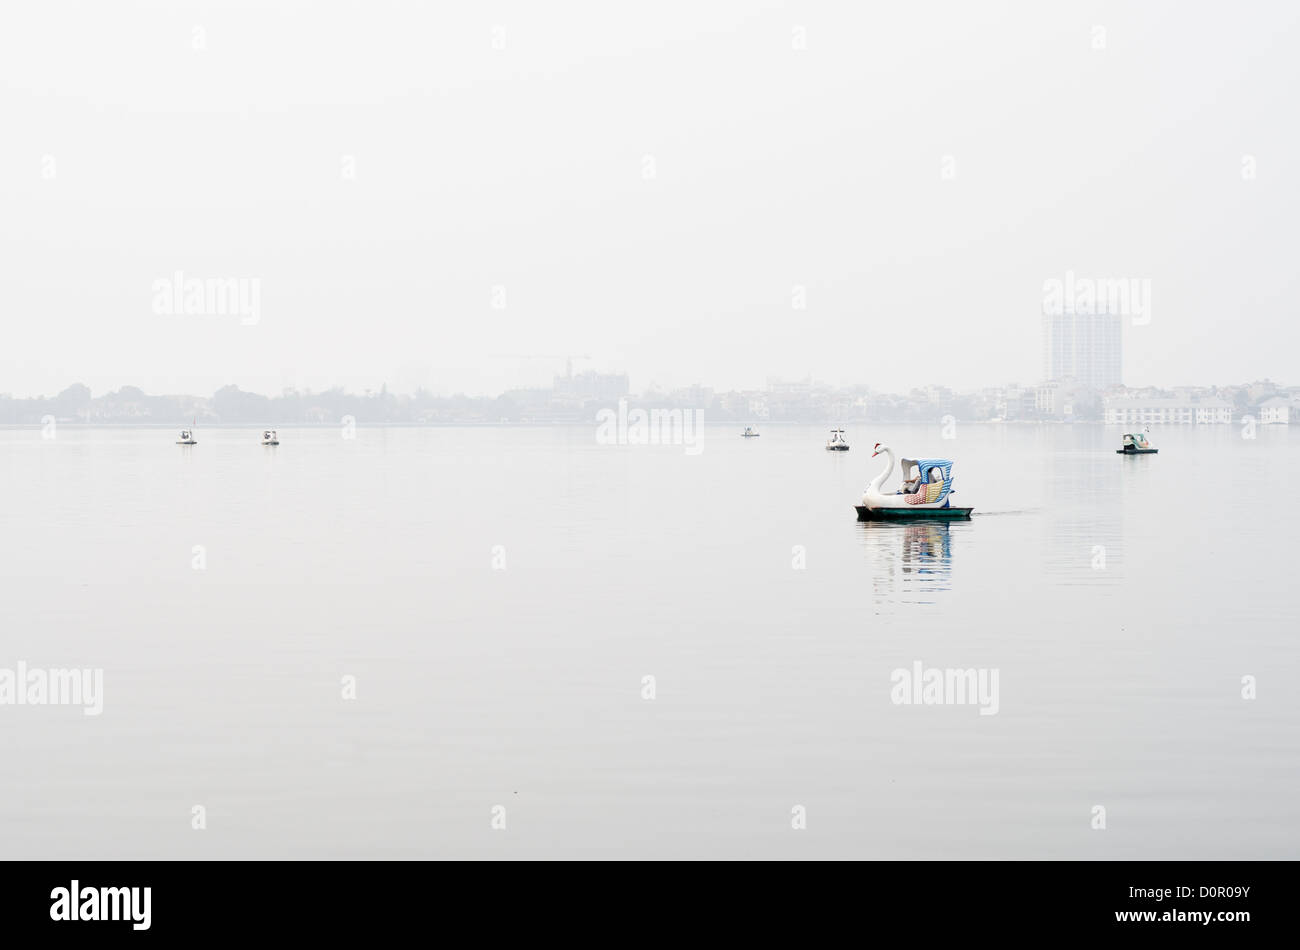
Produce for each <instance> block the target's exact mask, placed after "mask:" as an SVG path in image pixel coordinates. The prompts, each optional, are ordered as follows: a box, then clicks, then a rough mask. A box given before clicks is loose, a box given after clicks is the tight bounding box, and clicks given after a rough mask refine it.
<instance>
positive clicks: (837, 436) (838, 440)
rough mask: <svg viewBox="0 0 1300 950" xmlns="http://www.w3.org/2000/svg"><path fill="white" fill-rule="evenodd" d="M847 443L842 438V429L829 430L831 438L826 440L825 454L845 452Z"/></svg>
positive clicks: (847, 447) (847, 448)
mask: <svg viewBox="0 0 1300 950" xmlns="http://www.w3.org/2000/svg"><path fill="white" fill-rule="evenodd" d="M848 450H849V443H848V442H847V441H846V440H845V438H844V430H843V429H831V437H830V438H829V439H827V440H826V451H827V452H847V451H848Z"/></svg>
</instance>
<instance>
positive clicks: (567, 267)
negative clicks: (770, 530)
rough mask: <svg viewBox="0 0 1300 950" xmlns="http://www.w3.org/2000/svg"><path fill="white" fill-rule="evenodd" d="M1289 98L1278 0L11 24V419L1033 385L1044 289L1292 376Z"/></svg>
mask: <svg viewBox="0 0 1300 950" xmlns="http://www.w3.org/2000/svg"><path fill="white" fill-rule="evenodd" d="M1097 28H1101V29H1102V30H1104V33H1099V32H1098V29H1097ZM1099 42H1100V45H1101V46H1102V48H1096V47H1097V46H1098V45H1099ZM196 47H200V48H196ZM501 47H504V48H501ZM1298 89H1300V6H1297V5H1296V4H1293V3H1281V2H1279V3H1234V4H1228V3H1222V4H1208V3H1200V4H1194V3H1174V2H1168V3H1156V2H1146V3H1141V4H1133V3H1104V2H1088V3H1080V2H1073V3H1068V2H1067V3H1050V4H1049V3H1041V2H1024V3H970V2H951V3H924V4H920V3H915V4H898V3H865V2H850V0H840V2H800V3H761V2H748V3H740V2H700V0H695V2H667V0H658V2H654V3H644V4H639V5H637V6H636V7H632V6H631V5H629V4H613V3H600V2H594V0H593V2H554V3H537V2H531V3H529V2H519V3H503V2H484V3H472V4H468V3H467V4H454V5H453V4H451V3H427V4H420V3H415V2H376V0H364V2H350V3H307V2H284V0H281V2H272V0H258V2H222V3H216V2H188V3H187V2H175V0H167V2H163V0H158V2H136V3H126V2H118V3H112V4H107V3H103V2H89V0H87V2H81V3H66V2H57V0H55V2H41V3H23V4H19V3H9V4H5V5H4V6H3V12H0V128H2V129H3V132H2V133H0V308H2V310H0V319H2V320H3V336H2V337H0V339H2V340H3V344H2V345H0V392H11V393H14V394H16V395H31V394H38V393H45V394H52V393H53V392H55V391H57V390H59V389H62V388H63V387H65V386H67V385H68V384H69V383H71V382H75V381H82V382H85V383H87V384H88V385H90V386H91V388H92V389H93V390H94V391H95V392H96V393H97V394H98V393H100V392H103V391H104V390H106V389H109V388H116V387H118V386H120V385H123V384H134V385H139V386H141V387H143V388H145V389H146V390H149V391H152V392H194V393H200V394H207V393H210V392H211V391H213V390H214V389H215V388H217V387H218V386H220V385H222V384H225V383H229V382H234V383H237V384H239V385H241V386H243V387H245V388H249V389H256V390H259V391H263V392H278V391H279V390H280V389H281V388H283V387H285V386H289V385H298V386H310V387H312V388H320V387H325V386H329V385H334V384H342V385H346V386H348V387H349V388H354V389H362V388H366V387H377V386H378V385H379V384H381V383H383V382H385V381H386V382H387V383H388V384H389V386H390V388H394V389H398V390H408V389H411V388H413V387H414V386H416V385H419V384H424V385H426V386H429V387H430V388H432V389H434V390H436V391H441V392H450V391H467V392H471V393H495V392H498V391H500V390H501V389H503V388H507V387H510V386H515V385H521V384H529V383H534V384H535V383H539V382H543V381H546V380H548V379H549V377H550V375H551V374H552V373H554V372H557V371H559V370H560V369H561V368H562V365H563V363H562V360H560V359H555V358H550V357H552V356H553V355H560V354H566V353H574V354H586V355H589V356H590V357H591V358H592V359H591V360H590V361H579V362H578V363H577V366H578V367H579V368H588V367H590V368H596V369H603V370H627V371H628V373H629V374H630V375H631V383H632V387H633V389H634V390H639V389H642V388H644V387H646V386H647V385H649V384H650V383H652V382H653V383H658V384H659V385H662V386H671V385H677V384H687V383H691V382H695V381H702V382H704V383H706V384H709V385H713V386H716V387H720V388H729V387H750V386H762V385H764V384H765V382H766V380H767V378H768V377H769V376H782V377H788V378H794V377H798V378H802V377H804V376H807V375H812V376H814V377H815V378H817V379H821V380H825V381H827V382H832V383H841V384H844V383H851V382H864V383H868V384H870V385H872V386H875V387H878V388H881V389H894V390H898V389H905V388H907V387H909V386H912V385H916V384H923V383H930V382H934V383H943V384H947V385H950V386H953V387H956V388H968V387H975V386H980V385H986V384H999V383H1005V382H1009V381H1012V380H1019V381H1022V382H1033V381H1036V380H1037V379H1038V377H1039V375H1040V370H1041V364H1040V349H1039V347H1040V340H1039V315H1040V312H1041V306H1042V299H1043V285H1044V281H1047V280H1050V279H1053V278H1057V279H1063V277H1064V275H1065V273H1066V271H1067V270H1073V271H1074V272H1075V274H1076V275H1077V276H1079V277H1105V278H1138V279H1149V280H1150V281H1151V293H1152V299H1151V320H1150V323H1148V324H1146V325H1143V326H1131V327H1130V328H1129V329H1128V330H1127V332H1126V359H1125V362H1126V365H1125V381H1126V382H1128V383H1130V384H1145V383H1151V384H1158V385H1168V384H1177V383H1184V382H1230V381H1241V380H1249V379H1256V378H1261V377H1264V376H1270V377H1272V378H1274V379H1276V380H1279V381H1284V382H1290V383H1300V371H1298V370H1300V367H1298V366H1297V360H1296V358H1295V353H1296V345H1297V343H1298V342H1300V330H1297V326H1296V319H1295V318H1296V312H1297V300H1300V278H1297V260H1298V259H1300V255H1298V254H1297V250H1298V247H1297V245H1298V243H1300V237H1298V229H1297V221H1300V200H1298V199H1300V185H1298V184H1297V171H1298V170H1300V154H1298V153H1300V135H1298V134H1297V114H1300V113H1298V112H1297V108H1296V104H1295V97H1296V94H1297V90H1298ZM1245 156H1250V158H1249V159H1244V157H1245ZM647 157H650V161H647ZM946 157H948V158H946ZM1243 161H1245V162H1246V165H1245V166H1243ZM1252 163H1253V165H1252ZM1244 167H1245V168H1253V171H1254V175H1255V177H1253V178H1251V177H1248V175H1249V174H1250V172H1249V171H1247V172H1246V174H1245V175H1243V168H1244ZM177 271H180V272H183V273H184V275H185V276H186V277H189V278H248V279H256V280H257V281H259V288H260V315H259V317H260V318H259V319H258V321H257V322H256V323H255V324H248V323H245V322H242V321H241V320H240V319H239V317H238V316H233V315H184V314H182V315H167V314H165V313H158V312H155V306H154V283H155V281H158V280H170V279H172V275H173V274H174V273H175V272H177ZM796 286H801V287H803V288H806V289H805V291H804V295H805V296H804V299H805V300H806V309H803V310H798V309H795V307H794V305H793V304H794V303H795V302H796V296H795V290H794V288H795V287H796ZM494 288H504V304H505V306H504V308H500V307H494V305H493V304H494V293H495V294H496V295H497V296H496V297H495V302H497V303H500V302H502V297H501V293H502V292H501V291H500V290H496V291H494ZM514 354H517V355H528V356H533V355H535V356H537V357H547V358H538V359H527V360H521V359H502V358H499V357H500V356H501V355H514Z"/></svg>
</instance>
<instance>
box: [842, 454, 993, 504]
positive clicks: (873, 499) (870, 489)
mask: <svg viewBox="0 0 1300 950" xmlns="http://www.w3.org/2000/svg"><path fill="white" fill-rule="evenodd" d="M877 455H883V456H885V457H886V459H887V463H886V465H885V468H884V469H883V470H882V471H881V472H880V474H879V475H877V476H876V477H875V478H873V479H872V480H871V484H870V485H868V486H867V490H866V491H865V492H864V493H863V495H862V504H860V505H855V506H854V507H855V508H856V509H857V512H858V520H859V521H969V520H970V514H971V512H972V511H974V510H975V509H974V508H955V507H953V505H952V503H951V499H950V498H949V496H950V495H951V494H952V462H951V461H949V460H948V459H903V460H902V462H903V476H904V478H906V479H912V478H917V477H920V478H921V479H922V481H923V482H924V483H925V484H927V485H932V484H935V483H934V482H931V481H930V477H931V476H930V473H931V472H933V471H936V470H937V471H938V472H939V473H940V475H941V476H942V482H941V483H939V484H941V486H942V487H941V488H940V489H939V494H938V497H936V498H935V500H934V501H931V502H921V503H919V504H909V503H908V501H907V498H908V496H907V495H904V494H903V493H902V492H894V493H892V494H888V495H887V494H884V493H883V492H882V491H881V490H880V489H881V486H882V485H884V483H885V481H886V480H887V479H888V478H889V476H890V474H891V473H892V472H893V471H894V452H893V450H892V449H891V448H889V447H888V446H886V445H881V444H880V443H879V442H877V443H876V449H875V451H874V452H872V453H871V457H872V458H875V457H876V456H877Z"/></svg>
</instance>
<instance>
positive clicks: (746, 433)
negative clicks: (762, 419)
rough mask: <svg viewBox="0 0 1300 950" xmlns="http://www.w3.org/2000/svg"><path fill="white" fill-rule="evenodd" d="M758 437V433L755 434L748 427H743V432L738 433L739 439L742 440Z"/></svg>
mask: <svg viewBox="0 0 1300 950" xmlns="http://www.w3.org/2000/svg"><path fill="white" fill-rule="evenodd" d="M758 436H759V433H757V432H755V431H754V430H753V429H752V428H750V427H749V426H745V431H744V432H742V433H740V437H741V438H742V439H757V438H758Z"/></svg>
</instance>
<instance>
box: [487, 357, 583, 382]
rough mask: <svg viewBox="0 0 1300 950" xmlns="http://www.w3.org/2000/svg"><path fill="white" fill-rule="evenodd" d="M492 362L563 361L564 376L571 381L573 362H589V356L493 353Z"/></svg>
mask: <svg viewBox="0 0 1300 950" xmlns="http://www.w3.org/2000/svg"><path fill="white" fill-rule="evenodd" d="M492 359H494V360H564V376H565V378H566V379H573V361H574V360H589V359H591V357H590V356H586V355H585V354H581V353H574V354H572V355H563V356H557V355H555V354H554V353H493V354H492Z"/></svg>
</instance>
